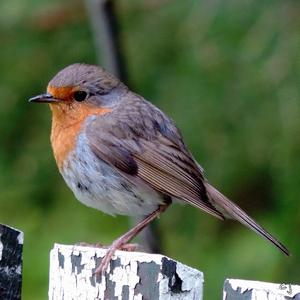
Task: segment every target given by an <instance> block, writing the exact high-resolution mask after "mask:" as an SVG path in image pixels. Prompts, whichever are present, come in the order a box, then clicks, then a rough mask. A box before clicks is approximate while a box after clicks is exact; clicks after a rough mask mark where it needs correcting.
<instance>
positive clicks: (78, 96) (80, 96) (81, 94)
mask: <svg viewBox="0 0 300 300" xmlns="http://www.w3.org/2000/svg"><path fill="white" fill-rule="evenodd" d="M87 96H88V94H87V92H85V91H76V92H74V94H73V98H74V100H75V101H78V102H82V101H84V100H85V99H86V98H87Z"/></svg>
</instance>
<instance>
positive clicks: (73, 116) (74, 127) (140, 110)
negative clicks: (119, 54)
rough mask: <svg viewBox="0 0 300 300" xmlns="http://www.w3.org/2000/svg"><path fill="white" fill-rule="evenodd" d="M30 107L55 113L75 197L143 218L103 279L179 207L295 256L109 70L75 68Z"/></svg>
mask: <svg viewBox="0 0 300 300" xmlns="http://www.w3.org/2000/svg"><path fill="white" fill-rule="evenodd" d="M29 102H36V103H48V104H49V106H50V109H51V111H52V128H51V135H50V140H51V145H52V149H53V153H54V157H55V161H56V163H57V166H58V169H59V171H60V173H61V175H62V177H63V178H64V180H65V182H66V184H67V185H68V187H69V188H70V189H71V190H72V191H73V193H74V195H75V197H76V198H77V199H78V200H79V201H80V202H82V203H83V204H85V205H87V206H89V207H92V208H94V209H97V210H100V211H102V212H104V213H106V214H110V215H128V216H141V217H143V219H142V221H140V222H139V223H138V224H136V225H135V226H134V227H133V228H132V229H130V230H129V231H128V232H126V233H125V234H123V235H122V236H120V237H119V238H118V239H116V240H115V241H114V242H113V243H112V244H111V245H110V246H109V247H108V250H107V252H106V255H105V256H104V258H103V259H102V261H101V263H100V264H99V266H98V267H97V268H96V270H95V273H96V274H103V273H104V272H105V271H106V270H107V268H108V265H109V262H110V261H111V259H112V258H113V255H114V253H115V251H116V250H117V249H122V248H125V247H126V245H127V244H128V243H129V242H130V241H131V240H132V239H133V238H134V237H135V236H136V235H137V234H138V233H139V232H140V231H142V230H143V229H144V228H145V227H146V226H147V225H148V224H149V223H150V222H152V221H153V220H154V219H155V218H157V217H158V216H159V215H160V214H161V213H163V212H164V211H165V210H166V209H167V208H168V206H169V205H170V204H171V203H172V202H173V201H174V200H176V201H180V202H183V203H184V202H185V203H188V204H190V205H192V206H194V207H196V208H199V209H201V210H203V211H204V212H206V213H208V214H211V215H213V216H214V217H216V218H218V219H221V220H225V219H234V220H237V221H238V222H240V223H241V224H243V225H245V226H246V227H248V228H250V229H252V230H253V231H254V232H256V233H257V234H259V235H260V236H262V237H263V238H265V239H266V240H268V241H270V242H271V243H272V244H273V245H275V246H276V247H277V248H278V249H279V250H281V251H282V252H283V253H284V254H285V255H287V256H289V251H288V249H287V248H286V247H285V246H284V245H283V244H282V243H281V242H280V241H279V240H278V239H276V238H275V237H274V236H273V235H271V234H270V233H269V232H268V231H266V230H265V229H264V228H263V227H261V226H260V225H259V224H257V223H256V222H255V221H254V220H253V219H252V218H251V217H250V216H248V215H247V214H246V213H245V212H244V211H243V210H242V209H241V208H240V207H239V206H238V205H236V204H235V203H233V202H232V201H231V200H229V199H228V198H227V197H226V196H224V195H223V194H222V193H221V192H219V191H218V190H217V189H216V188H215V187H213V186H212V185H211V184H210V183H209V181H208V180H207V178H206V177H205V175H204V170H203V168H202V167H201V166H200V164H199V163H198V162H197V161H196V160H195V158H194V157H193V155H192V154H191V152H190V151H189V149H188V148H187V146H186V144H185V142H184V140H183V137H182V134H181V132H180V130H179V129H178V128H177V127H176V125H175V123H174V121H173V120H171V119H170V118H169V117H168V116H167V115H166V114H165V113H163V112H162V111H161V110H160V109H159V108H157V107H156V106H154V105H153V104H152V103H150V102H148V101H147V100H145V99H144V98H143V97H142V96H140V95H138V94H136V93H134V92H133V91H131V90H130V89H129V88H128V87H127V86H126V85H125V84H124V83H122V82H121V81H120V80H119V79H118V78H117V77H115V76H114V75H112V74H110V73H109V72H107V71H106V70H105V69H103V68H102V67H99V66H96V65H89V64H84V63H75V64H71V65H69V66H67V67H65V68H64V69H62V70H60V71H59V72H58V73H57V74H56V75H55V76H54V77H53V78H52V79H51V80H50V82H49V84H48V86H47V91H46V93H43V94H40V95H38V96H35V97H32V98H30V99H29Z"/></svg>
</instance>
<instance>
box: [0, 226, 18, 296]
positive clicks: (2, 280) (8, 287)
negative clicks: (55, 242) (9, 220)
mask: <svg viewBox="0 0 300 300" xmlns="http://www.w3.org/2000/svg"><path fill="white" fill-rule="evenodd" d="M23 238H24V235H23V232H21V231H19V230H17V229H14V228H11V227H9V226H6V225H2V224H0V299H1V300H7V299H9V300H19V299H21V287H22V250H23Z"/></svg>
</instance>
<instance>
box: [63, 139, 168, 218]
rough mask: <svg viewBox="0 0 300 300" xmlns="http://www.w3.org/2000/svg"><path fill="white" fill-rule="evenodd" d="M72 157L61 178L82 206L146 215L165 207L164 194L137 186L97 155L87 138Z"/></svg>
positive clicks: (69, 158) (67, 162)
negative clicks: (161, 206)
mask: <svg viewBox="0 0 300 300" xmlns="http://www.w3.org/2000/svg"><path fill="white" fill-rule="evenodd" d="M76 149H77V151H76V152H73V153H71V154H69V156H68V159H67V160H66V162H65V163H64V165H63V168H62V170H61V174H62V176H63V177H64V179H65V181H66V183H67V185H68V186H69V187H70V189H71V190H72V191H73V193H74V195H75V197H76V198H77V199H78V200H79V201H80V202H82V203H83V204H85V205H87V206H90V207H93V208H95V209H98V210H101V211H103V212H105V213H107V214H111V215H114V214H121V215H134V216H137V215H147V214H149V213H151V212H153V211H154V210H155V209H157V208H158V205H159V204H162V203H163V196H162V194H160V193H158V192H156V191H155V190H153V189H152V188H150V187H148V186H146V185H145V184H144V183H142V182H141V181H139V180H134V182H135V183H133V182H131V181H130V180H128V179H126V178H125V177H123V176H122V175H121V174H120V173H119V172H118V171H117V170H116V169H114V168H113V167H111V166H110V165H108V164H107V163H106V162H104V161H102V160H101V159H99V158H98V157H96V156H95V155H94V153H93V152H92V151H91V149H90V148H89V146H88V144H87V141H86V138H85V136H84V134H81V135H80V137H79V139H78V141H77V147H76Z"/></svg>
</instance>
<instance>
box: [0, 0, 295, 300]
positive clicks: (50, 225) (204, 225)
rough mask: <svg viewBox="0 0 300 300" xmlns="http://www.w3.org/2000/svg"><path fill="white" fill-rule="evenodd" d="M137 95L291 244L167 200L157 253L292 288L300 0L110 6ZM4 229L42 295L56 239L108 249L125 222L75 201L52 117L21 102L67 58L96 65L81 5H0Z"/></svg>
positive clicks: (210, 287) (34, 295)
mask: <svg viewBox="0 0 300 300" xmlns="http://www.w3.org/2000/svg"><path fill="white" fill-rule="evenodd" d="M116 4H117V12H118V19H119V24H120V31H121V39H122V45H123V54H124V56H125V59H126V64H127V67H128V74H129V80H130V82H131V84H132V86H134V90H135V91H136V92H138V93H140V94H142V95H143V96H145V98H147V99H149V100H150V101H152V102H153V103H155V104H156V105H158V106H159V107H160V108H161V109H162V110H163V111H165V112H166V113H167V114H168V115H169V116H171V117H172V118H173V119H174V120H175V121H176V123H177V125H178V126H179V127H180V128H181V129H182V132H183V135H184V137H185V140H186V142H187V144H188V145H189V147H190V148H191V150H192V152H193V154H194V156H195V157H196V159H197V160H198V161H199V162H200V163H201V165H202V166H203V167H204V168H205V170H206V174H207V176H208V178H209V179H210V181H211V182H212V183H214V185H216V186H217V187H218V188H219V189H221V190H222V191H223V192H224V193H225V194H227V195H228V196H229V197H230V198H232V199H233V200H234V201H236V202H238V203H239V204H240V205H241V206H242V207H243V208H244V209H245V210H246V211H247V212H248V213H249V214H250V215H251V216H253V217H254V218H255V219H256V220H257V221H259V222H260V223H261V224H262V225H263V226H265V227H266V228H268V229H269V230H270V231H271V232H272V233H274V234H275V235H276V236H277V237H278V238H279V239H280V240H281V241H282V242H284V243H285V244H286V245H287V247H288V248H289V249H290V250H291V252H292V256H291V257H290V258H287V257H285V256H284V255H282V254H281V253H280V252H279V251H278V250H277V249H275V248H274V247H273V246H272V245H270V244H268V243H267V242H266V241H264V240H263V239H261V238H260V237H258V236H256V235H255V234H253V233H252V232H250V231H249V230H247V229H245V228H244V227H242V226H240V225H238V224H237V223H234V222H230V221H229V222H220V221H218V220H217V219H214V218H212V217H210V216H207V215H205V214H203V213H202V212H200V211H198V210H197V209H195V208H193V207H188V206H181V205H173V207H171V208H170V209H169V210H168V211H167V212H166V213H165V214H164V215H163V217H162V218H160V220H159V221H158V224H159V226H160V227H159V230H160V233H161V237H162V247H163V249H164V253H165V254H167V255H168V256H170V257H172V258H174V259H176V260H179V261H181V262H183V263H185V264H188V265H190V266H193V267H195V268H198V269H200V270H202V271H203V272H204V274H205V280H206V283H205V296H206V299H220V298H221V290H222V284H223V281H224V279H225V278H227V277H229V278H244V279H253V280H264V281H273V282H279V283H282V282H287V283H288V282H292V283H298V284H299V283H300V271H299V270H300V202H299V198H300V159H299V153H300V97H299V88H300V51H299V50H300V2H299V1H291V0H286V1H279V0H278V1H277V0H272V1H254V0H249V1H239V0H235V1H233V0H232V1H221V0H214V1H211V0H203V1H192V0H186V1H182V0H173V1H171V0H169V1H168V0H160V1H159V0H148V1H146V0H145V1H138V0H135V1H128V0H127V1H126V0H120V1H116ZM0 11H1V16H0V45H1V47H0V54H1V55H0V65H1V68H0V96H1V100H0V223H4V224H8V225H11V226H14V227H17V228H19V229H21V230H23V231H24V232H25V244H24V281H23V296H24V299H32V300H35V299H47V288H48V267H49V251H50V249H51V247H52V246H53V243H54V242H58V243H66V244H73V243H75V242H78V241H85V242H90V243H92V242H98V241H101V242H102V243H107V244H109V243H110V242H111V241H112V240H113V239H114V238H115V237H117V236H118V235H119V234H121V233H123V232H124V231H125V230H127V229H128V227H129V225H130V224H129V219H128V218H126V217H116V218H113V217H110V216H107V215H104V214H103V213H101V212H97V211H95V210H93V209H90V208H87V207H85V206H83V205H82V204H80V203H79V202H78V201H76V200H75V199H74V197H73V195H72V193H71V192H70V191H69V190H68V189H67V187H66V185H65V184H64V182H63V180H62V178H61V177H60V175H59V173H58V171H57V168H56V165H55V163H54V159H53V156H52V151H51V148H50V142H49V132H50V119H51V116H50V111H49V109H48V107H46V106H43V105H31V104H28V102H27V99H28V98H29V97H31V96H33V95H36V94H38V93H41V92H44V91H45V88H46V85H47V82H48V80H49V79H50V78H51V77H52V76H53V75H54V74H55V73H56V72H57V71H58V70H60V69H61V68H62V67H64V66H66V65H68V64H70V63H74V62H87V63H96V62H97V60H96V57H97V54H96V53H95V47H94V44H93V38H92V32H91V29H90V23H89V19H88V15H87V13H86V10H85V4H84V2H81V1H71V0H69V1H62V0H61V1H59V0H56V1H46V0H43V1H41V0H39V1H38V0H26V1H25V0H24V1H18V0H11V1H1V2H0Z"/></svg>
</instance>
